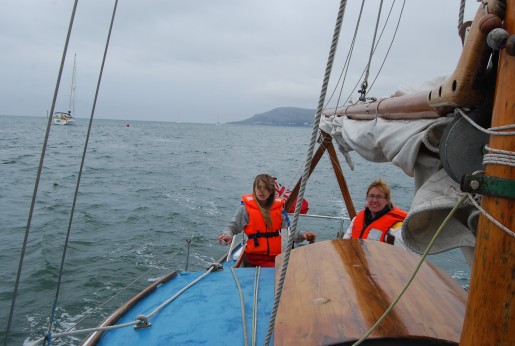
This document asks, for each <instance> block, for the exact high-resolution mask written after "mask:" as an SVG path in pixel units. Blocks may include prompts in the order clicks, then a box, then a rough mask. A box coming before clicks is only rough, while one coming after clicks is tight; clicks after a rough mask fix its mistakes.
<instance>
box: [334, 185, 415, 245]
mask: <svg viewBox="0 0 515 346" xmlns="http://www.w3.org/2000/svg"><path fill="white" fill-rule="evenodd" d="M366 198H367V205H366V206H365V209H364V210H362V211H360V212H359V213H358V215H356V217H354V218H353V219H352V221H351V224H350V226H349V228H348V229H347V232H345V235H344V236H343V238H344V239H349V238H361V239H372V240H379V241H382V242H387V243H390V244H394V242H395V243H397V245H401V246H402V243H401V242H400V230H401V226H402V222H403V221H404V219H405V218H406V216H407V215H408V213H406V212H405V211H404V210H402V209H399V208H397V207H396V206H394V205H393V204H392V202H391V200H390V187H389V186H388V184H387V183H386V181H384V180H383V179H376V180H374V181H373V182H372V183H371V184H370V185H369V186H368V189H367V194H366Z"/></svg>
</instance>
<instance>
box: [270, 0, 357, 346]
mask: <svg viewBox="0 0 515 346" xmlns="http://www.w3.org/2000/svg"><path fill="white" fill-rule="evenodd" d="M346 5H347V1H346V0H340V8H339V11H338V16H337V19H336V25H335V28H334V33H333V40H332V43H331V49H330V52H329V57H328V59H327V66H326V69H325V75H324V81H323V83H322V90H321V92H320V98H319V101H318V107H317V112H316V116H315V121H314V123H313V131H312V133H311V142H310V144H309V149H308V153H307V155H306V161H305V163H304V173H303V176H302V180H301V184H300V190H299V195H298V196H297V203H296V205H295V214H294V218H293V226H292V230H293V231H292V232H291V233H290V234H289V235H288V245H287V246H286V252H285V254H284V261H283V266H282V268H281V274H280V279H279V281H278V284H277V290H276V292H275V297H274V306H273V309H272V312H271V315H270V322H269V324H268V330H267V334H266V338H265V343H264V344H265V346H268V345H270V340H271V338H272V333H273V328H274V325H275V317H276V315H277V308H278V306H279V301H280V299H281V293H282V288H283V285H284V278H285V276H286V269H287V267H288V261H289V259H290V252H291V249H292V247H293V238H294V234H295V230H296V229H297V222H298V220H299V214H300V207H301V205H302V200H303V199H304V191H305V189H306V182H307V180H308V177H309V171H310V166H311V161H312V160H313V151H314V147H315V143H316V139H317V134H318V127H319V124H320V118H321V115H322V109H323V106H324V100H325V95H326V92H327V85H328V83H329V77H330V76H331V70H332V66H333V62H334V56H335V53H336V47H337V46H338V39H339V36H340V29H341V26H342V20H343V15H344V13H345V7H346Z"/></svg>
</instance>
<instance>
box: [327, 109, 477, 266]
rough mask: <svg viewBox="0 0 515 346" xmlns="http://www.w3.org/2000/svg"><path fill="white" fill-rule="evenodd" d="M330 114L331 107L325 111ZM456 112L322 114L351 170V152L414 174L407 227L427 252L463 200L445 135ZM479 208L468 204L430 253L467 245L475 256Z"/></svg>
mask: <svg viewBox="0 0 515 346" xmlns="http://www.w3.org/2000/svg"><path fill="white" fill-rule="evenodd" d="M324 113H325V114H331V112H330V111H329V110H328V111H325V112H324ZM452 120H453V117H452V116H445V117H440V118H435V119H414V120H387V119H383V118H380V117H376V118H374V119H372V120H353V119H349V118H348V117H346V116H338V115H330V116H322V119H321V122H320V129H321V130H323V131H324V132H326V133H328V134H330V135H331V136H332V137H333V142H335V144H336V145H337V147H338V148H339V150H340V151H341V152H342V153H343V155H344V156H345V159H346V161H347V163H348V164H349V166H350V167H351V169H353V165H354V164H353V162H352V160H351V157H350V155H349V152H350V151H355V152H357V153H358V154H359V155H360V156H362V157H363V158H365V159H366V160H368V161H372V162H391V163H392V164H394V165H396V166H398V167H400V168H401V169H402V170H403V171H404V173H406V174H407V175H408V176H410V177H413V178H414V184H415V191H416V192H415V196H414V199H413V202H412V205H411V208H410V210H409V213H408V216H407V218H406V220H405V222H404V224H403V227H402V231H401V233H402V240H403V242H404V243H405V244H406V246H407V247H408V248H409V249H410V250H412V251H414V252H416V253H419V254H422V253H423V252H424V251H425V249H426V246H427V245H428V243H429V241H430V240H431V239H432V237H433V235H434V233H435V232H436V230H437V229H438V228H439V226H440V225H441V223H442V221H443V220H444V219H445V217H446V216H447V215H448V213H449V212H450V210H451V209H452V208H453V207H454V205H455V204H456V202H457V201H458V200H459V199H460V195H459V192H460V187H459V184H458V183H456V182H454V181H453V180H452V179H451V178H450V177H449V176H448V175H447V173H446V172H445V170H444V169H443V168H442V163H441V161H440V157H439V155H438V153H439V140H440V138H441V135H442V133H443V130H444V129H445V127H446V126H447V124H449V123H450V122H451V121H452ZM477 217H478V215H477V212H476V210H475V207H473V205H472V204H471V203H470V204H469V203H466V204H464V205H463V206H462V207H461V208H460V210H459V211H458V213H456V216H455V217H454V218H453V219H452V220H451V222H450V223H449V224H448V225H447V226H446V227H445V229H444V230H443V232H442V233H441V234H440V237H439V238H438V239H437V241H436V243H435V244H434V246H433V248H432V250H431V252H430V254H435V253H439V252H443V251H447V250H450V249H453V248H458V247H460V248H462V250H465V251H464V254H465V256H466V257H467V259H468V260H470V253H471V252H472V249H473V247H474V245H475V225H477Z"/></svg>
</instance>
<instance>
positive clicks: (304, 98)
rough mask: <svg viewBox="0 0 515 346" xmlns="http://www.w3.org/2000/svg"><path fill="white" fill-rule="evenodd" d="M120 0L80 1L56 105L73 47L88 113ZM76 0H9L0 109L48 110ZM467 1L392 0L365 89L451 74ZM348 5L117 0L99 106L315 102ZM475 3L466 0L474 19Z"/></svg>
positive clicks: (0, 25) (246, 112)
mask: <svg viewBox="0 0 515 346" xmlns="http://www.w3.org/2000/svg"><path fill="white" fill-rule="evenodd" d="M114 3H115V1H114V0H112V1H110V0H82V1H79V2H78V6H77V11H76V15H75V20H74V23H73V27H72V31H71V37H70V42H69V45H68V48H67V55H66V60H65V63H64V68H63V73H62V78H61V83H60V87H59V92H58V94H57V98H56V104H55V109H54V111H61V110H68V107H69V98H70V89H71V80H72V70H73V60H74V55H76V101H75V116H76V117H78V118H89V117H90V116H91V113H92V109H93V100H94V96H95V90H96V87H97V82H98V78H99V72H100V68H101V62H102V57H103V54H104V49H105V45H106V39H107V34H108V30H109V25H110V22H111V17H112V13H113V7H114ZM379 4H380V1H378V0H369V1H367V2H366V3H365V6H364V10H363V16H362V19H361V21H360V23H361V25H362V27H361V28H360V31H359V33H358V35H357V36H356V41H355V45H354V50H353V56H352V59H351V63H350V66H349V69H348V72H347V73H346V74H344V75H345V76H346V77H345V81H346V86H345V87H344V88H349V89H348V90H345V89H344V91H343V93H342V95H344V96H342V99H343V98H344V99H346V98H347V97H348V95H351V96H352V97H353V98H357V97H359V94H358V93H357V91H354V92H353V91H352V90H353V88H354V86H355V85H356V83H358V85H360V84H361V82H360V81H359V77H360V76H361V75H362V73H363V71H364V70H365V67H366V66H367V64H368V61H369V56H370V51H371V46H372V42H374V29H375V26H376V23H377V15H378V10H379ZM403 4H404V9H403V14H402V17H401V19H400V22H399V27H398V31H397V34H396V35H395V38H394V36H393V31H394V29H395V27H396V25H397V22H398V20H399V14H400V12H401V8H402V5H403ZM73 5H74V1H72V0H66V1H65V0H37V1H36V0H0V51H1V54H0V78H1V81H2V82H1V83H0V88H1V89H0V115H22V116H46V115H47V114H48V113H49V112H50V111H51V109H52V108H51V107H52V103H53V102H52V101H53V99H54V91H55V88H56V84H57V80H58V73H59V67H60V65H61V59H62V54H63V51H64V47H65V41H66V35H67V32H68V27H69V24H70V17H71V14H72V9H73ZM459 5H460V1H459V0H455V1H451V0H432V1H415V0H407V1H405V2H403V1H399V0H397V1H393V0H390V1H388V0H385V1H383V8H382V10H381V17H380V20H379V32H378V33H377V34H376V35H375V42H376V44H378V46H377V49H376V51H375V53H374V57H373V58H372V59H371V60H370V61H371V64H370V73H369V79H368V84H369V86H370V85H371V84H372V81H373V80H374V79H375V78H376V75H377V73H378V71H379V70H380V74H379V77H378V78H377V81H376V82H375V83H374V84H373V86H372V88H370V87H369V94H368V95H369V96H376V97H384V96H387V95H390V94H392V93H393V92H395V90H397V89H398V88H401V89H409V88H412V87H416V86H419V85H421V84H423V83H425V82H426V81H428V80H432V79H434V78H437V77H441V76H446V75H449V74H451V73H452V71H453V70H454V69H455V67H456V63H457V61H458V59H459V54H460V52H461V49H462V44H461V40H460V38H459V36H458V30H457V26H458V19H459ZM339 6H340V2H339V1H336V0H310V1H308V0H259V1H258V0H253V1H251V0H196V1H187V0H182V1H178V0H175V1H174V0H147V1H141V0H120V1H119V2H118V7H117V11H116V16H115V20H114V24H113V32H112V34H111V40H110V43H109V48H108V52H107V58H106V63H105V67H104V71H103V75H102V80H101V84H100V89H99V95H98V100H97V103H96V107H95V112H94V116H95V118H100V119H119V120H123V121H127V120H147V121H173V122H192V123H215V122H222V123H225V122H230V121H237V120H244V119H247V118H249V117H251V116H253V115H255V114H259V113H264V112H267V111H269V110H271V109H274V108H277V107H300V108H308V109H316V108H317V105H318V102H319V98H320V92H321V87H322V81H323V78H324V71H325V68H326V64H327V58H328V54H329V49H330V45H331V40H332V36H333V31H334V27H335V22H336V16H337V13H338V8H339ZM478 6H479V5H478V3H477V2H476V1H470V0H469V1H468V2H467V5H466V11H465V21H466V20H472V19H473V16H474V15H475V13H476V11H477V8H478ZM360 7H361V2H359V1H348V2H347V6H346V8H345V17H344V19H343V27H342V31H341V34H340V41H339V44H338V51H337V54H336V56H335V62H334V66H333V71H332V75H331V80H330V83H329V87H328V95H327V97H326V101H329V106H331V102H333V104H332V106H334V105H335V102H336V100H337V96H334V97H332V98H330V95H331V94H332V93H333V91H334V90H335V88H336V86H337V84H336V83H337V81H338V77H339V76H340V74H341V73H342V68H343V66H344V63H345V61H346V58H347V56H348V51H349V43H350V42H351V40H352V38H353V35H354V29H355V26H356V20H357V19H358V14H359V11H360ZM390 8H392V12H391V15H390V17H389V19H388V22H387V26H386V29H385V30H384V34H383V35H380V33H381V30H382V28H383V26H384V24H385V22H386V18H387V16H388V13H389V12H390ZM379 37H380V39H379ZM393 38H394V39H393ZM392 39H393V43H392ZM390 45H391V50H390V53H389V54H388V55H387V57H386V59H385V56H386V52H387V50H388V48H389V47H390ZM338 90H339V88H338ZM338 93H339V91H337V92H336V94H335V95H338Z"/></svg>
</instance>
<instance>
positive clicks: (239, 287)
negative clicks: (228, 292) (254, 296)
mask: <svg viewBox="0 0 515 346" xmlns="http://www.w3.org/2000/svg"><path fill="white" fill-rule="evenodd" d="M231 273H232V276H233V277H234V281H236V286H238V293H239V294H240V303H241V321H242V323H243V341H244V345H245V346H248V344H249V337H248V335H247V316H246V315H245V301H244V300H243V291H242V290H241V286H240V282H239V281H238V277H237V276H236V271H235V270H234V267H231Z"/></svg>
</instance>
